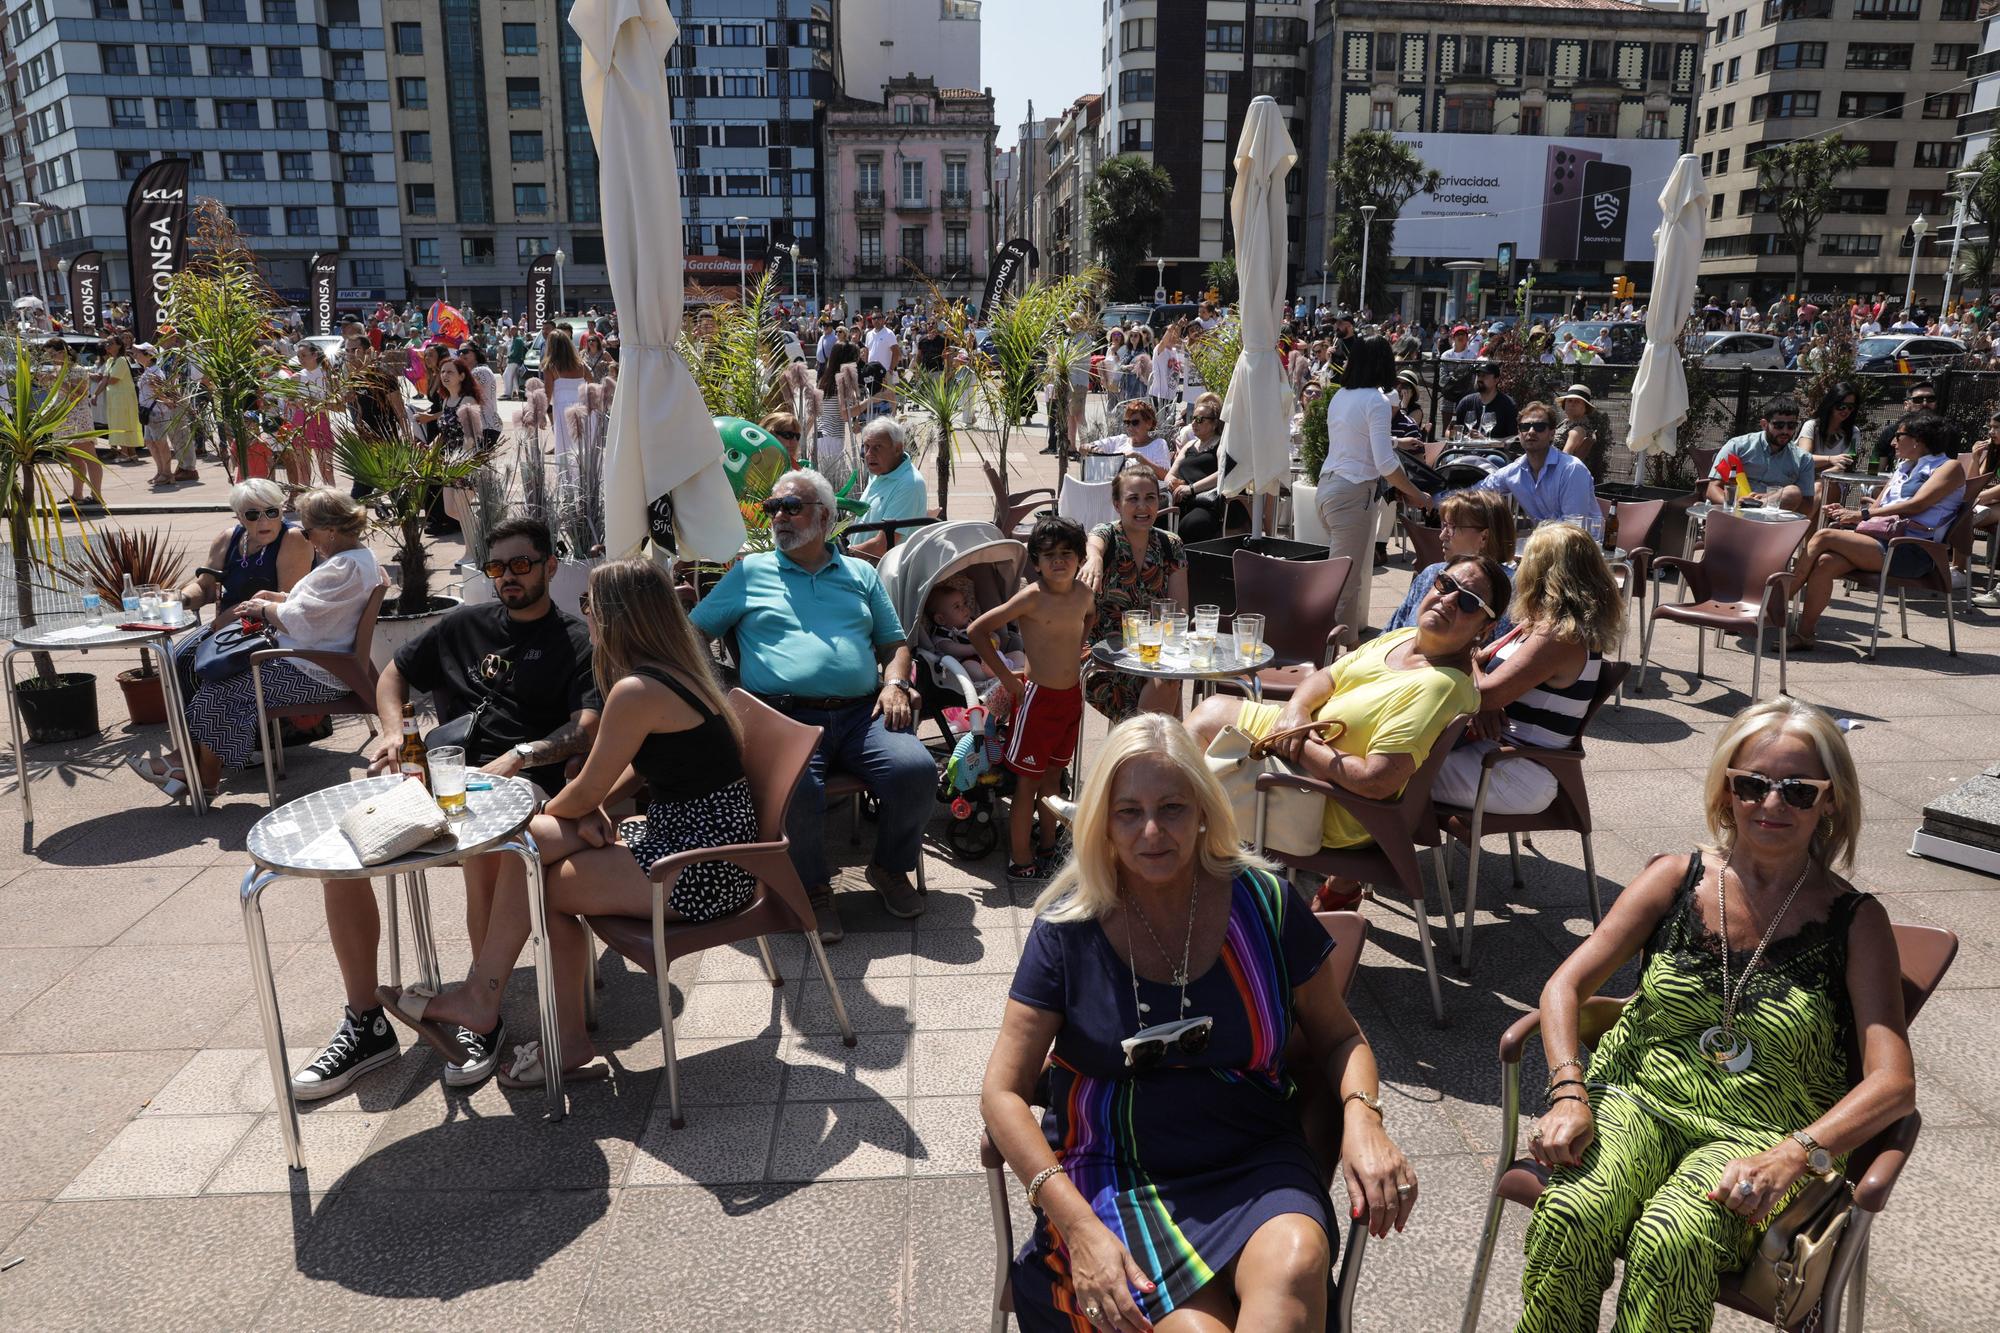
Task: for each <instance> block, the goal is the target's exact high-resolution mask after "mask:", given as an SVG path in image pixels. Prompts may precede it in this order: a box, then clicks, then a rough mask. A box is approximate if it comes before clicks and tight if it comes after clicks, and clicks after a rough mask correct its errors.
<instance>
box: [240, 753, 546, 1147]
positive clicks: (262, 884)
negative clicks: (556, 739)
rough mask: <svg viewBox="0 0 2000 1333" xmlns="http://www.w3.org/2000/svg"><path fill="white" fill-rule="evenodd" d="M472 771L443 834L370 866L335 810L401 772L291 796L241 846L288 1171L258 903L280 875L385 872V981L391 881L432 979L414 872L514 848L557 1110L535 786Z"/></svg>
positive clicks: (278, 1051) (422, 969)
mask: <svg viewBox="0 0 2000 1333" xmlns="http://www.w3.org/2000/svg"><path fill="white" fill-rule="evenodd" d="M468 776H474V775H468ZM481 779H485V780H490V781H491V783H492V786H491V787H490V788H487V789H484V790H468V791H467V792H466V794H465V803H466V812H465V814H464V815H463V816H462V817H460V818H458V819H455V820H453V821H452V829H451V832H450V834H448V835H447V836H445V837H443V838H440V839H438V840H437V841H435V842H433V843H430V844H429V845H427V846H424V847H420V848H418V849H417V850H416V851H414V852H411V853H409V854H408V855H407V856H399V857H397V858H396V859H394V860H392V861H383V862H381V863H379V864H376V865H372V866H364V865H362V864H361V863H360V861H359V860H358V859H357V858H356V856H355V852H354V844H353V843H351V842H349V841H348V840H347V837H346V835H344V834H342V833H341V831H340V819H341V816H343V815H345V814H346V813H347V812H348V811H349V810H351V809H353V808H354V806H355V805H357V804H358V803H360V802H362V801H365V800H367V799H368V798H369V797H371V796H378V795H380V794H382V793H383V792H386V791H388V790H389V789H390V788H392V787H395V786H397V785H398V784H400V783H401V782H402V781H403V780H404V779H403V778H401V777H400V776H394V775H391V776H384V777H375V778H362V779H360V780H358V781H355V782H344V783H342V784H340V785H339V786H337V787H328V788H326V789H325V790H324V791H316V792H313V793H311V794H310V795H306V796H301V797H299V798H298V799H297V800H295V801H291V802H288V803H287V804H285V805H283V806H280V807H279V808H278V809H276V810H273V811H272V812H271V813H270V814H267V815H265V816H264V817H263V818H262V819H260V820H258V821H257V823H256V824H255V825H254V826H253V827H252V828H251V830H250V836H249V838H248V839H247V840H246V843H245V850H246V851H248V852H249V854H250V860H251V861H252V862H253V864H252V866H251V868H250V869H249V870H248V871H247V872H245V874H244V876H243V885H242V899H243V933H244V935H245V937H246V938H247V939H248V941H249V945H250V970H251V974H252V978H253V980H254V984H255V986H256V990H257V1012H258V1017H259V1018H260V1019H261V1020H262V1022H263V1029H264V1053H265V1055H266V1057H267V1058H268V1059H269V1061H270V1065H271V1085H272V1087H273V1088H275V1089H276V1091H277V1094H278V1105H279V1106H280V1107H281V1108H282V1109H283V1114H281V1115H280V1116H279V1117H278V1126H279V1129H280V1131H281V1132H282V1133H283V1135H284V1140H285V1155H286V1158H287V1160H288V1161H289V1162H290V1163H291V1166H292V1169H293V1170H295V1171H303V1170H304V1169H305V1156H304V1152H303V1150H302V1148H301V1146H300V1143H299V1113H298V1107H297V1105H296V1104H295V1103H294V1102H293V1101H292V1085H291V1074H290V1070H289V1069H288V1068H287V1066H286V1061H285V1031H284V1024H283V1022H282V1021H281V1019H280V1016H279V1013H278V988H277V978H276V976H275V975H274V973H273V971H272V968H271V947H270V942H269V940H268V939H267V938H266V936H265V932H264V909H263V902H262V899H263V894H264V890H266V889H268V888H270V887H271V886H272V885H273V884H276V883H277V882H278V881H279V880H281V879H308V880H329V879H365V878H371V877H373V876H376V875H387V876H388V877H389V981H390V984H391V985H401V984H402V976H401V972H402V961H401V948H400V941H399V939H398V935H397V917H396V897H397V888H398V886H399V884H400V885H401V886H402V887H404V888H406V889H407V890H408V897H409V903H410V933H411V935H412V937H413V940H414V943H415V945H416V951H417V965H418V970H419V973H420V974H421V976H422V979H423V980H424V981H425V982H426V983H427V984H429V985H431V986H433V987H435V986H437V985H438V984H439V982H440V981H441V978H440V977H439V976H438V962H437V942H436V938H435V936H434V934H433V932H432V929H431V908H430V892H429V889H428V888H427V886H426V885H425V882H424V872H425V871H426V870H430V869H432V868H433V867H437V866H451V865H458V864H459V863H461V862H463V861H465V860H467V859H468V858H470V857H474V856H479V855H483V854H488V853H498V854H511V855H514V856H518V857H520V858H521V862H522V865H523V867H524V868H525V870H526V871H527V877H528V911H529V916H530V921H531V923H532V925H533V929H534V944H535V993H536V999H537V1001H538V1003H539V1005H540V1009H541V1020H542V1022H541V1028H542V1030H541V1038H542V1049H543V1052H544V1055H543V1061H542V1067H543V1068H544V1069H545V1070H546V1071H548V1082H547V1090H548V1114H549V1118H550V1119H551V1120H560V1119H561V1118H562V1116H563V1092H562V1072H561V1071H562V1047H561V1041H560V1038H559V1037H558V1035H557V1032H556V1010H555V973H554V970H553V967H552V964H551V960H550V956H549V931H548V908H547V904H546V903H545V902H544V901H543V898H542V858H541V852H540V850H539V849H538V848H537V847H536V846H535V840H534V838H533V837H531V836H530V835H529V833H528V821H529V820H530V819H532V818H533V817H534V815H535V812H536V811H538V810H540V809H541V806H542V794H541V791H540V789H539V788H537V787H536V786H535V784H534V783H532V782H529V781H528V780H527V779H525V778H501V777H490V775H484V774H481V775H476V776H474V780H475V781H476V780H481Z"/></svg>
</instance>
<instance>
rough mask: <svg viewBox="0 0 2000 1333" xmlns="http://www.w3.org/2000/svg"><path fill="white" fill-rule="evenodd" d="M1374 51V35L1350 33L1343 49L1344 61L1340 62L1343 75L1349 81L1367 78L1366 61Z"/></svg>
mask: <svg viewBox="0 0 2000 1333" xmlns="http://www.w3.org/2000/svg"><path fill="white" fill-rule="evenodd" d="M1374 50H1375V35H1374V34H1373V33H1367V32H1350V33H1348V34H1347V39H1346V43H1345V45H1344V47H1343V52H1344V55H1345V59H1343V60H1342V61H1341V69H1342V71H1343V73H1345V74H1346V76H1347V77H1348V78H1350V79H1365V78H1367V77H1368V59H1369V56H1370V55H1372V54H1373V52H1374Z"/></svg>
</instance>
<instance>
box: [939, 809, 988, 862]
mask: <svg viewBox="0 0 2000 1333" xmlns="http://www.w3.org/2000/svg"><path fill="white" fill-rule="evenodd" d="M945 840H946V841H947V842H948V843H950V844H951V854H952V855H953V856H956V857H957V858H958V859H959V860H961V861H977V860H979V859H980V858H981V857H984V856H987V855H989V854H991V852H992V851H993V849H994V848H995V847H997V846H999V845H1000V830H999V828H998V827H997V826H996V825H995V824H994V823H993V821H992V820H990V819H960V820H955V821H953V823H952V826H951V829H950V831H949V832H948V833H947V834H946V835H945Z"/></svg>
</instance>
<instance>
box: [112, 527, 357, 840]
mask: <svg viewBox="0 0 2000 1333" xmlns="http://www.w3.org/2000/svg"><path fill="white" fill-rule="evenodd" d="M298 517H299V529H300V531H301V532H303V533H304V534H305V537H306V540H307V541H309V542H311V543H312V547H313V551H314V553H315V554H316V555H317V556H318V557H319V563H318V564H317V565H316V566H314V568H313V570H312V572H311V573H309V574H307V575H306V576H305V577H304V578H302V579H300V580H299V581H298V582H297V583H295V584H293V585H292V588H291V591H290V592H272V591H264V592H258V593H255V594H253V595H252V596H251V597H249V598H248V599H246V600H244V601H242V602H238V603H237V604H236V605H235V606H232V607H229V608H227V609H226V610H225V611H224V613H223V615H224V619H225V621H227V620H231V619H237V618H241V619H245V620H253V621H259V622H261V623H263V624H265V625H268V626H270V627H271V628H272V629H274V630H276V631H277V637H278V646H279V647H281V648H308V649H315V650H319V651H323V652H347V651H349V650H350V649H352V648H353V647H354V633H355V630H356V629H358V628H359V627H360V624H361V614H362V612H363V611H365V610H366V609H367V607H368V598H369V596H370V595H371V594H373V593H374V591H375V588H376V586H377V585H379V584H380V583H381V582H382V568H381V566H380V565H378V564H376V563H375V556H374V554H373V553H372V552H371V551H369V549H368V548H367V547H366V546H364V545H362V543H361V538H362V534H363V533H364V532H365V531H366V530H367V526H368V514H367V511H366V510H365V509H363V508H362V507H361V505H360V503H359V502H358V501H356V500H354V499H352V498H350V497H349V496H346V495H343V494H342V493H341V492H339V491H331V490H324V489H320V490H310V491H305V492H303V493H302V494H300V495H299V497H298ZM262 675H263V680H264V701H265V703H266V704H309V703H330V702H332V701H333V700H335V699H338V698H341V697H342V696H344V695H345V694H346V693H347V686H346V685H345V684H343V683H341V681H340V680H339V678H338V677H336V676H334V675H333V673H331V672H329V671H326V670H324V669H322V668H320V667H318V666H315V665H313V664H312V663H310V662H302V661H297V660H288V661H281V662H274V663H272V664H270V665H269V666H267V667H265V668H263V671H262ZM187 720H188V734H189V736H191V737H192V738H193V740H194V748H195V774H196V776H197V777H198V778H199V779H200V781H201V784H202V789H203V790H204V791H213V790H214V789H215V786H216V784H217V783H219V782H220V781H221V779H222V774H223V772H224V770H225V769H235V768H241V767H242V766H243V764H244V762H245V761H246V760H248V759H249V757H250V752H251V749H252V748H253V747H254V746H255V744H256V741H257V699H256V694H255V691H254V690H253V689H252V686H251V679H250V672H249V671H247V670H245V671H243V672H241V673H239V674H237V675H234V676H230V677H228V678H227V679H224V680H216V681H203V682H201V683H200V684H198V685H197V686H196V688H195V691H194V693H193V694H192V695H190V696H189V697H188V700H187ZM131 767H132V769H133V771H134V772H136V773H138V774H139V776H140V777H142V778H144V779H146V781H148V782H150V783H152V784H153V785H154V786H156V787H158V788H159V789H160V790H161V791H163V792H165V793H166V794H167V795H168V796H170V797H172V798H173V799H174V800H177V801H178V800H184V799H186V797H187V794H188V772H187V765H186V761H185V760H184V758H183V757H182V756H180V755H178V754H175V753H172V752H169V753H167V754H166V755H164V756H160V757H142V758H137V759H133V760H132V761H131Z"/></svg>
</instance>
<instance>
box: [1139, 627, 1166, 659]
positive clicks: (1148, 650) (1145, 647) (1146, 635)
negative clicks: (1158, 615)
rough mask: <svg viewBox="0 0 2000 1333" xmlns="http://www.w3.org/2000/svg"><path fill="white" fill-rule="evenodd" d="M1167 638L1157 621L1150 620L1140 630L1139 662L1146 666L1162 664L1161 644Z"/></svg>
mask: <svg viewBox="0 0 2000 1333" xmlns="http://www.w3.org/2000/svg"><path fill="white" fill-rule="evenodd" d="M1165 637H1166V635H1165V631H1163V630H1162V629H1161V627H1160V622H1159V621H1157V620H1149V621H1147V622H1146V623H1145V624H1144V625H1143V626H1141V627H1140V629H1139V661H1140V662H1142V663H1143V664H1145V665H1146V666H1158V665H1159V664H1160V644H1161V641H1162V640H1163V639H1164V638H1165Z"/></svg>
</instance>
